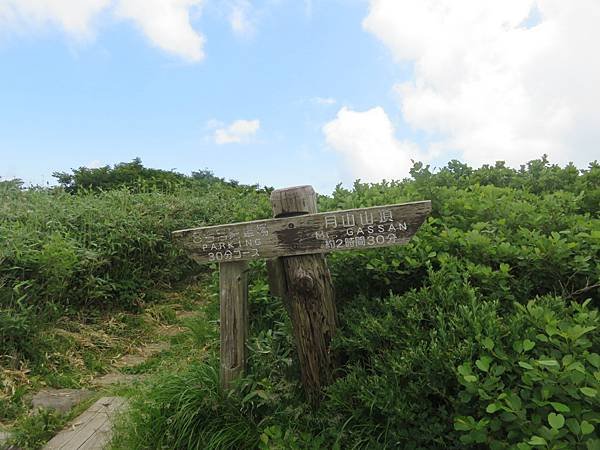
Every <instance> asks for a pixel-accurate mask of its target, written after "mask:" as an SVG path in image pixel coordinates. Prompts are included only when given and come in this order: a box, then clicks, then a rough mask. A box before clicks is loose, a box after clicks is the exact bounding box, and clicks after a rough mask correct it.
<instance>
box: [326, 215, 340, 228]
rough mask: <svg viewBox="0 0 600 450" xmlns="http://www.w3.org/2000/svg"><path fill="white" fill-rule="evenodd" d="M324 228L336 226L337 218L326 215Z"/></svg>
mask: <svg viewBox="0 0 600 450" xmlns="http://www.w3.org/2000/svg"><path fill="white" fill-rule="evenodd" d="M325 228H337V218H336V217H335V216H326V217H325Z"/></svg>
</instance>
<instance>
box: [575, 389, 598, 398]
mask: <svg viewBox="0 0 600 450" xmlns="http://www.w3.org/2000/svg"><path fill="white" fill-rule="evenodd" d="M579 390H580V391H581V393H582V394H583V395H585V396H587V397H595V396H596V394H598V391H597V390H596V389H594V388H591V387H582V388H579Z"/></svg>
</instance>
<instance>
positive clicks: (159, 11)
mask: <svg viewBox="0 0 600 450" xmlns="http://www.w3.org/2000/svg"><path fill="white" fill-rule="evenodd" d="M202 3H203V0H120V1H119V3H118V4H117V8H116V14H117V16H118V17H122V18H127V19H131V20H133V21H134V22H135V23H136V24H137V25H138V26H139V27H140V28H141V30H142V31H143V33H144V34H145V35H146V37H147V38H148V39H149V40H150V41H151V42H152V43H153V44H154V45H156V46H157V47H159V48H161V49H162V50H165V51H168V52H172V53H175V54H177V55H179V56H181V57H183V58H185V59H188V60H190V61H200V60H201V59H203V58H204V50H203V47H204V41H205V39H204V37H203V36H202V35H201V34H199V33H198V32H197V31H196V30H194V28H192V25H191V23H190V9H191V8H193V7H196V8H198V7H200V6H201V5H202Z"/></svg>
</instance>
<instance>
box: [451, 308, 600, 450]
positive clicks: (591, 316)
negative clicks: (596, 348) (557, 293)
mask: <svg viewBox="0 0 600 450" xmlns="http://www.w3.org/2000/svg"><path fill="white" fill-rule="evenodd" d="M556 305H557V304H554V306H553V307H552V308H550V307H546V306H545V305H544V304H542V303H541V302H539V301H538V302H533V301H532V302H529V303H528V305H527V307H517V313H516V314H515V315H514V316H513V317H512V318H511V319H510V320H512V322H510V323H519V321H520V322H521V323H522V324H523V327H522V328H518V327H515V328H509V332H508V334H507V336H506V339H505V340H503V341H502V342H498V341H496V342H495V343H494V353H492V355H493V356H490V355H489V354H485V352H483V353H484V354H481V355H479V357H478V358H474V366H475V367H476V368H477V369H478V370H479V372H477V377H476V378H477V379H476V380H472V382H470V383H463V386H465V388H466V389H467V390H468V392H469V393H470V396H469V397H465V400H464V401H465V403H468V404H470V405H471V406H472V408H473V409H472V410H471V411H470V412H471V416H470V417H473V420H474V421H475V423H478V420H482V419H484V418H489V420H490V424H489V425H488V426H487V427H486V428H485V432H486V433H487V437H486V439H487V440H486V443H488V444H490V445H489V448H505V447H503V445H505V444H506V443H514V442H515V441H519V440H520V442H518V443H517V444H515V448H518V449H527V448H534V447H543V448H557V449H571V448H574V449H575V448H593V446H594V445H596V444H595V442H596V439H597V433H596V427H595V425H594V420H598V418H599V417H598V415H597V411H599V410H600V402H599V400H598V389H599V388H600V371H598V368H597V367H596V365H597V364H598V363H600V358H599V357H598V356H597V354H596V353H592V352H590V351H589V350H588V349H589V347H590V343H589V340H588V337H589V336H590V333H595V332H597V329H598V326H597V325H596V324H598V322H599V320H600V318H599V315H598V313H597V312H596V311H595V310H591V309H589V306H588V305H587V304H572V305H571V306H570V307H569V308H565V307H564V306H562V309H561V306H558V310H555V309H554V308H556ZM557 311H560V312H557ZM542 331H543V332H542ZM533 333H536V334H535V340H533V339H531V338H529V337H523V336H530V335H531V334H533ZM507 348H508V349H510V351H507V350H505V349H507ZM526 356H527V358H526ZM461 366H462V367H463V370H462V371H463V374H464V376H463V380H466V376H467V375H472V370H473V369H472V366H471V365H470V364H469V363H464V364H462V365H461ZM497 368H502V369H503V370H500V371H498V370H497ZM582 418H583V420H582ZM481 431H482V430H481V429H479V430H478V433H480V432H481ZM464 432H465V433H468V436H469V437H468V438H465V439H466V440H464V442H476V441H475V440H474V439H475V437H474V432H473V430H471V431H464ZM492 443H498V445H497V446H494V445H492ZM582 445H583V447H582Z"/></svg>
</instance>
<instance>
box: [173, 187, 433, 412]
mask: <svg viewBox="0 0 600 450" xmlns="http://www.w3.org/2000/svg"><path fill="white" fill-rule="evenodd" d="M271 202H272V205H273V214H274V215H275V216H276V217H275V218H274V219H265V220H255V221H252V222H243V223H230V224H224V225H215V226H210V227H200V228H190V229H186V230H179V231H174V232H173V238H174V239H176V240H177V241H179V242H180V243H181V245H182V246H183V247H184V248H185V249H186V250H187V252H188V254H189V256H190V257H191V258H192V259H194V260H195V261H197V262H198V263H200V264H203V263H208V262H217V263H219V265H220V270H221V272H220V301H221V382H222V385H223V387H225V388H227V387H229V386H230V385H231V382H232V381H233V380H234V379H235V378H236V377H239V376H240V375H242V374H243V373H244V369H245V363H246V347H245V341H246V337H247V334H248V322H247V321H248V306H247V301H248V300H247V295H248V287H247V279H246V270H247V265H246V264H247V262H246V261H250V260H256V259H267V260H271V261H270V262H269V268H270V271H269V282H270V283H271V288H272V291H273V292H274V293H275V294H276V295H278V296H280V297H282V298H283V300H284V302H285V305H286V308H287V310H288V313H289V315H290V318H291V320H292V324H293V329H294V339H295V341H296V346H297V348H298V357H299V359H300V368H301V372H302V373H301V376H302V383H303V385H304V388H305V389H306V393H307V395H308V397H309V398H310V399H311V400H313V401H316V400H318V398H319V394H320V391H321V388H322V387H323V386H325V385H326V384H327V383H329V382H330V381H331V378H332V371H333V364H334V362H333V356H332V355H331V349H330V345H331V339H332V337H333V334H334V333H335V330H336V325H337V323H336V320H337V319H336V310H335V303H334V296H333V287H332V283H331V276H330V274H329V270H328V269H327V266H326V264H325V260H324V258H323V256H322V254H323V253H329V252H335V251H348V250H366V249H375V248H381V247H388V246H390V245H402V244H406V243H407V242H408V241H409V240H410V238H411V237H412V236H413V235H414V234H415V233H416V232H417V230H418V229H419V227H420V226H421V224H422V223H423V222H424V221H425V219H426V218H427V216H428V215H429V213H430V212H431V202H430V201H427V200H426V201H421V202H411V203H403V204H398V205H384V206H372V207H369V208H358V209H349V210H345V211H331V212H327V213H317V212H316V211H317V205H316V198H315V193H314V191H313V189H312V188H311V187H310V186H302V187H297V188H289V189H281V190H277V191H274V192H273V194H272V196H271ZM273 258H275V259H273Z"/></svg>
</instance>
